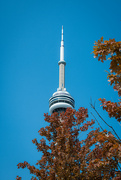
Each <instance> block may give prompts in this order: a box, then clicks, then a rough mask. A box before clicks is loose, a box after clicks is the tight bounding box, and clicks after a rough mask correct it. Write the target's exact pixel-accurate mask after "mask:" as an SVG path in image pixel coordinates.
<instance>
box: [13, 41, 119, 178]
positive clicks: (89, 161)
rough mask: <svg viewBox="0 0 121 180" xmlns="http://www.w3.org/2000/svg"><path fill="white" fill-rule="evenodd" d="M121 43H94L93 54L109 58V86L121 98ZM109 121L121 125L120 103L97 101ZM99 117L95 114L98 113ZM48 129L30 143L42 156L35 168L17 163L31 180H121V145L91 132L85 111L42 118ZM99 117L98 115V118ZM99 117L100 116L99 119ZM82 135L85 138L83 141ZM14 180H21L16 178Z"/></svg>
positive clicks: (99, 132)
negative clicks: (26, 171) (38, 138)
mask: <svg viewBox="0 0 121 180" xmlns="http://www.w3.org/2000/svg"><path fill="white" fill-rule="evenodd" d="M120 50H121V42H115V40H114V39H113V40H109V41H104V42H103V38H101V40H99V41H98V42H95V46H94V54H95V57H98V60H100V61H102V62H103V61H104V60H106V56H108V55H109V54H111V57H110V60H111V65H110V69H111V72H110V73H108V78H109V81H110V84H111V85H112V84H114V89H116V90H117V91H118V94H119V96H120V95H121V89H120V88H121V69H120V68H121V52H120ZM100 101H101V102H102V106H103V109H104V110H106V111H107V112H108V113H109V116H110V117H115V118H116V119H117V120H118V121H119V122H120V121H121V114H120V113H121V109H120V108H121V103H120V102H118V103H113V102H110V101H106V100H105V99H100ZM97 113H98V112H97ZM44 116H45V121H46V122H48V124H49V125H48V126H46V127H45V128H41V129H40V130H39V134H40V136H43V137H44V138H42V139H41V140H40V141H38V140H37V139H34V140H33V143H34V144H35V145H36V146H37V150H38V151H39V152H40V151H41V152H42V153H43V155H42V157H41V159H40V160H38V162H37V163H36V165H35V166H31V165H30V164H29V163H28V162H26V161H25V162H23V163H19V164H18V165H17V166H18V168H28V169H29V171H30V173H31V174H33V176H32V178H31V179H32V180H40V179H41V180H92V179H93V180H97V179H98V180H108V179H109V180H110V179H113V180H116V179H121V169H120V163H121V141H120V138H118V139H117V138H116V137H115V136H114V135H113V134H112V133H111V132H108V131H107V130H103V129H102V127H100V128H94V127H93V126H94V123H95V121H94V120H88V118H89V117H88V110H87V109H85V108H83V107H81V108H80V109H79V110H78V111H76V110H74V109H71V108H67V110H66V112H63V113H60V114H58V113H56V112H55V113H53V114H52V115H48V114H44ZM99 116H100V115H99ZM100 117H101V116H100ZM83 133H85V134H86V135H87V137H86V138H85V139H82V137H81V135H82V134H83ZM16 179H17V180H21V177H19V176H17V178H16Z"/></svg>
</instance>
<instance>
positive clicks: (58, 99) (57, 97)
mask: <svg viewBox="0 0 121 180" xmlns="http://www.w3.org/2000/svg"><path fill="white" fill-rule="evenodd" d="M67 107H71V108H74V107H75V101H74V99H73V98H72V96H71V95H70V94H69V93H68V92H67V91H59V90H58V91H57V92H55V93H54V94H53V95H52V97H51V98H50V99H49V110H50V113H51V114H52V113H53V112H58V113H60V112H63V111H66V108H67Z"/></svg>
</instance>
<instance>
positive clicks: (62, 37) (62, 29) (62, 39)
mask: <svg viewBox="0 0 121 180" xmlns="http://www.w3.org/2000/svg"><path fill="white" fill-rule="evenodd" d="M61 40H62V41H63V26H62V39H61Z"/></svg>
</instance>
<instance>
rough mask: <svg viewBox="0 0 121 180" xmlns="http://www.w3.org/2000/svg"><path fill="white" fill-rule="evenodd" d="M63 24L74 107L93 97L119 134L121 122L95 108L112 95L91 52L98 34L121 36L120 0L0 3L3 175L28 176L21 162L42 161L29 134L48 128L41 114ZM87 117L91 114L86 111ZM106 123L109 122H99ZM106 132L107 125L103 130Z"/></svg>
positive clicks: (53, 80) (52, 86)
mask: <svg viewBox="0 0 121 180" xmlns="http://www.w3.org/2000/svg"><path fill="white" fill-rule="evenodd" d="M62 25H63V26H64V41H65V61H66V63H67V65H66V88H67V90H68V91H69V92H70V93H71V95H72V96H73V97H74V99H75V102H76V110H77V109H78V108H79V107H81V106H83V107H87V108H89V112H91V111H92V109H91V108H90V105H89V103H90V97H92V99H93V101H96V107H97V109H98V111H99V112H100V113H101V115H102V116H103V117H104V118H105V120H106V121H107V122H108V123H110V124H111V125H113V127H114V128H115V129H116V130H117V132H118V134H119V135H120V136H121V133H120V129H121V126H120V125H119V124H118V123H117V122H116V120H114V119H110V118H108V115H107V114H106V113H104V112H103V111H102V109H101V108H100V107H99V103H98V98H106V99H107V100H112V101H117V99H118V96H117V92H114V91H113V88H112V87H110V86H109V85H108V81H107V74H106V72H105V70H108V68H109V62H106V63H104V64H102V63H101V62H98V61H97V60H96V59H94V58H93V54H91V52H92V51H93V43H94V41H96V40H98V39H99V38H100V37H102V36H103V37H104V39H109V38H115V39H116V40H117V41H119V40H121V0H115V1H113V0H110V1H109V0H85V1H84V0H61V1H59V0H35V1H33V0H17V1H16V0H11V1H9V0H4V1H2V0H1V1H0V138H1V140H0V179H1V180H8V179H9V180H13V179H15V177H16V175H20V176H23V180H28V179H30V175H29V172H28V170H18V169H17V166H16V165H17V164H18V163H19V162H23V161H25V160H26V161H28V162H30V163H31V164H35V163H36V161H37V159H40V157H41V153H38V152H37V150H36V147H35V146H34V145H33V144H32V139H34V138H36V137H37V138H38V137H39V136H38V130H39V129H40V128H41V127H43V126H45V125H46V124H45V122H44V118H43V114H44V113H45V112H48V111H49V108H48V100H49V98H50V97H51V95H52V94H53V93H54V92H55V91H56V90H57V88H58V61H59V51H60V40H61V27H62ZM90 118H92V117H91V116H90ZM102 125H103V127H104V128H107V127H106V126H105V125H104V124H103V123H102ZM108 130H109V129H108Z"/></svg>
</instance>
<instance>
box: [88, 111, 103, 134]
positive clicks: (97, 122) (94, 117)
mask: <svg viewBox="0 0 121 180" xmlns="http://www.w3.org/2000/svg"><path fill="white" fill-rule="evenodd" d="M91 114H92V116H93V117H94V118H95V120H96V121H97V123H98V125H99V127H100V128H101V129H102V131H104V129H103V128H102V126H101V125H100V123H99V122H98V120H97V119H96V117H95V116H94V114H93V113H92V112H91Z"/></svg>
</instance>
